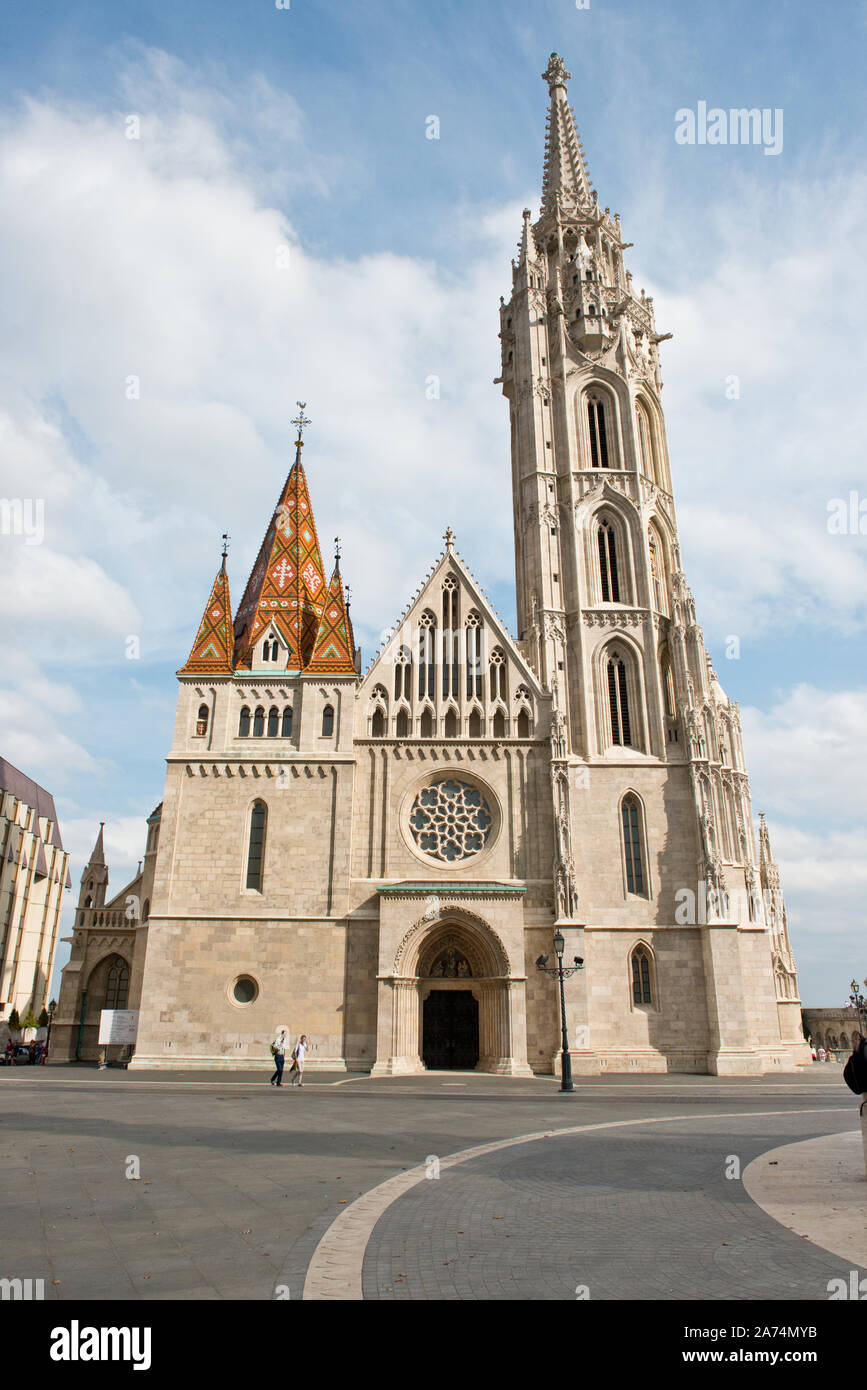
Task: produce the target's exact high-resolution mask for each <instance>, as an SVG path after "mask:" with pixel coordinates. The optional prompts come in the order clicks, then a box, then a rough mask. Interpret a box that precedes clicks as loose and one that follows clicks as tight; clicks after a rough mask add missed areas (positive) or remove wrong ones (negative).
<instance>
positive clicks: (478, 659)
mask: <svg viewBox="0 0 867 1390" xmlns="http://www.w3.org/2000/svg"><path fill="white" fill-rule="evenodd" d="M484 632H485V629H484V627H483V626H482V619H481V617H480V615H479V614H478V613H477V612H476V610H475V609H473V611H472V613H470V615H469V617H468V618H467V627H466V634H467V635H466V643H467V696H468V697H470V698H472V696H473V695H475V696H476V698H477V699H479V700H480V699H481V698H482V660H483V651H482V648H483V645H484Z"/></svg>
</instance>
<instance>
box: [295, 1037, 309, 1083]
mask: <svg viewBox="0 0 867 1390" xmlns="http://www.w3.org/2000/svg"><path fill="white" fill-rule="evenodd" d="M306 1056H307V1034H306V1033H302V1034H301V1038H300V1041H299V1042H297V1043H296V1044H295V1046H294V1047H293V1049H292V1085H293V1086H303V1085H304V1081H303V1079H302V1078H303V1076H304V1058H305V1057H306Z"/></svg>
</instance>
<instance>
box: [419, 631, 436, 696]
mask: <svg viewBox="0 0 867 1390" xmlns="http://www.w3.org/2000/svg"><path fill="white" fill-rule="evenodd" d="M436 640H437V620H436V618H435V617H434V615H433V613H431V611H430V609H425V611H424V613H422V615H421V617H420V618H419V627H418V693H419V696H424V695H427V696H429V697H430V698H431V699H433V698H434V695H435V694H436Z"/></svg>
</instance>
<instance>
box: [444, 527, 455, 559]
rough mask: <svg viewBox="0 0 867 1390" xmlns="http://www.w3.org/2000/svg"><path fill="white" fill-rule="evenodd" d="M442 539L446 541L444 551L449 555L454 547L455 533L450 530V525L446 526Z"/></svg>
mask: <svg viewBox="0 0 867 1390" xmlns="http://www.w3.org/2000/svg"><path fill="white" fill-rule="evenodd" d="M443 540H444V541H445V543H446V551H447V552H448V554H449V555H451V553H452V551H453V550H454V548H455V533H454V531H453V530H452V528H451V526H447V527H446V533H445V535H444V536H443Z"/></svg>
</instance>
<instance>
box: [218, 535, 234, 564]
mask: <svg viewBox="0 0 867 1390" xmlns="http://www.w3.org/2000/svg"><path fill="white" fill-rule="evenodd" d="M231 539H232V537H231V536H230V535H229V533H228V531H224V532H223V563H222V565H221V566H220V568H221V569H222V570H223V572H224V573H225V570H226V556H227V555H228V553H229V541H230V540H231Z"/></svg>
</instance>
